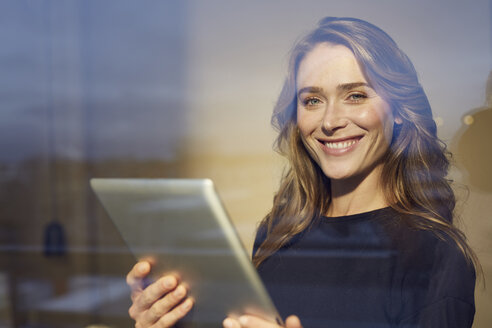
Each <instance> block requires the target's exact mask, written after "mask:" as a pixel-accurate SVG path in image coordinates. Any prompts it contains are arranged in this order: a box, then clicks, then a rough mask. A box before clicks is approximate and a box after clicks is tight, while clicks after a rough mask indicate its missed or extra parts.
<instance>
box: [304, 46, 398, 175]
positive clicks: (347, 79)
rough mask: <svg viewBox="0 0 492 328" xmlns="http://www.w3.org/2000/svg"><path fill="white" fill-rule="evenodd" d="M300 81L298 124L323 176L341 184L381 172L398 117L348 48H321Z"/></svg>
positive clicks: (308, 61) (311, 57) (314, 52)
mask: <svg viewBox="0 0 492 328" xmlns="http://www.w3.org/2000/svg"><path fill="white" fill-rule="evenodd" d="M296 83H297V85H296V87H297V125H298V127H299V130H300V132H301V136H302V140H303V142H304V145H305V146H306V149H307V150H308V152H309V154H310V155H311V157H312V158H313V159H314V160H315V161H316V162H317V163H318V165H319V166H320V167H321V169H322V170H323V172H324V174H325V175H326V176H327V177H329V178H331V179H335V180H337V179H340V180H342V179H347V178H352V177H358V176H359V177H361V178H365V177H367V176H368V175H370V174H375V173H378V172H377V170H376V169H380V168H381V167H382V165H381V158H382V157H383V155H384V154H385V152H386V150H387V149H388V147H389V144H390V143H391V137H392V135H393V124H394V117H393V115H392V112H391V109H390V106H389V105H388V103H387V102H386V101H385V100H384V99H382V98H381V97H380V96H379V95H378V94H377V93H376V92H375V91H374V90H373V89H372V88H371V86H370V85H369V83H368V82H367V80H366V79H365V77H364V75H363V74H362V71H361V69H360V67H359V65H358V63H357V61H356V59H355V57H354V55H353V53H352V52H351V51H350V50H349V49H348V48H347V47H345V46H341V45H334V44H330V43H320V44H318V45H317V46H316V47H315V48H314V49H313V50H311V51H310V52H309V53H308V54H307V55H306V56H305V57H304V59H303V60H302V61H301V63H300V66H299V70H298V72H297V81H296ZM378 179H379V177H378Z"/></svg>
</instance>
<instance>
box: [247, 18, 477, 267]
mask: <svg viewBox="0 0 492 328" xmlns="http://www.w3.org/2000/svg"><path fill="white" fill-rule="evenodd" d="M323 42H329V43H332V44H337V45H343V46H345V47H347V48H348V49H350V50H351V51H352V52H353V54H354V56H355V58H356V59H357V61H358V63H359V65H360V67H361V70H362V71H363V74H364V75H365V77H366V79H367V81H369V83H370V84H371V86H372V87H373V88H374V89H375V91H376V92H377V93H378V94H379V95H380V96H381V97H382V98H383V99H384V100H385V101H386V102H387V103H388V104H389V105H390V107H391V109H392V111H393V114H394V115H395V117H398V118H400V119H401V124H395V126H394V131H393V137H392V140H391V143H390V146H389V149H388V151H387V153H386V154H385V155H384V158H383V163H384V164H383V165H384V167H383V170H382V172H383V173H382V177H381V182H382V186H383V192H384V195H385V198H386V201H387V203H388V204H389V205H390V206H391V207H392V208H393V209H395V210H396V211H397V212H399V213H402V214H404V215H403V216H402V217H404V218H405V219H406V220H407V221H408V222H407V223H408V224H409V225H410V226H412V227H415V228H417V229H422V230H430V231H432V232H434V233H435V234H436V235H437V236H438V237H439V238H441V239H449V238H451V239H452V240H454V241H455V242H456V245H457V246H458V247H459V249H460V250H461V251H462V252H463V254H464V255H465V256H466V258H467V259H468V260H469V261H470V263H473V264H475V265H478V261H477V259H476V256H475V254H474V253H473V251H472V250H471V249H470V247H469V246H468V245H467V243H466V240H465V236H464V234H463V233H462V232H461V231H460V230H459V229H458V228H456V227H455V226H454V225H453V211H454V207H455V204H456V199H455V195H454V192H453V190H452V189H451V186H450V181H449V180H447V178H446V175H447V173H448V167H449V160H448V156H450V153H449V152H448V151H447V150H446V146H445V144H444V143H443V142H442V141H440V140H439V138H438V137H437V127H436V124H435V122H434V120H433V118H432V111H431V107H430V104H429V101H428V99H427V96H426V95H425V92H424V90H423V88H422V86H421V85H420V83H419V81H418V78H417V73H416V71H415V68H414V66H413V64H412V62H411V61H410V59H409V58H408V57H407V55H406V54H405V53H404V52H403V51H402V50H400V48H399V47H398V46H397V44H396V43H395V42H394V41H393V39H392V38H391V37H390V36H389V35H388V34H386V33H385V32H384V31H383V30H381V29H380V28H378V27H376V26H374V25H372V24H370V23H368V22H365V21H362V20H359V19H354V18H334V17H326V18H324V19H322V20H321V21H320V22H319V24H318V26H317V28H316V29H314V30H313V31H312V32H310V33H309V34H307V35H306V36H304V37H303V38H301V39H300V40H299V41H298V42H297V43H296V45H295V46H294V48H293V50H292V53H291V56H290V62H289V70H288V75H287V78H286V80H285V83H284V86H283V89H282V91H281V93H280V96H279V98H278V101H277V103H276V105H275V108H274V111H273V116H272V125H273V126H274V127H275V128H276V129H277V130H278V132H279V134H278V137H277V139H276V143H275V148H276V150H277V151H278V152H279V153H280V154H281V155H283V156H284V157H286V158H287V159H288V161H289V164H290V165H289V166H288V168H287V169H286V171H285V172H284V174H283V177H282V179H281V182H280V188H279V190H278V192H277V194H276V195H275V197H274V201H273V207H272V209H271V211H270V213H268V214H267V216H266V217H265V218H264V219H263V221H262V222H261V223H260V227H259V229H262V230H264V231H266V239H265V240H264V241H263V242H262V243H261V245H259V247H258V249H257V251H256V252H255V254H254V256H253V263H254V264H255V265H256V266H258V265H260V264H261V263H262V262H263V261H264V260H265V259H267V258H268V257H269V256H271V255H272V254H273V253H274V252H275V251H277V250H278V249H280V248H281V247H282V246H283V245H285V244H286V243H287V242H288V241H289V240H291V239H292V238H293V237H294V236H295V235H297V234H299V233H301V232H302V231H304V230H306V229H307V228H309V227H310V226H311V224H312V223H313V222H314V220H316V219H318V218H320V217H321V216H323V215H324V214H326V213H327V210H328V207H329V205H330V202H331V195H330V179H329V178H327V177H326V176H325V174H324V173H323V172H322V171H321V169H320V167H319V166H318V165H317V164H316V162H315V161H314V160H313V159H312V158H311V156H310V155H309V154H308V152H307V151H306V149H305V146H304V145H303V142H302V140H301V137H300V134H299V130H298V128H297V98H296V97H297V96H296V95H297V90H296V76H297V71H298V68H299V65H300V63H301V61H302V60H303V58H304V57H305V56H306V54H307V53H308V52H310V51H311V50H312V49H313V48H314V47H315V46H316V45H317V44H319V43H323Z"/></svg>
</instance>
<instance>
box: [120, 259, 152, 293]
mask: <svg viewBox="0 0 492 328" xmlns="http://www.w3.org/2000/svg"><path fill="white" fill-rule="evenodd" d="M150 269H151V266H150V263H149V262H147V261H140V262H138V263H137V264H135V265H134V266H133V268H132V269H131V270H130V272H129V273H128V274H127V275H126V283H127V285H128V286H130V288H131V290H132V291H131V296H132V300H134V299H135V298H136V297H137V296H138V295H139V294H140V293H141V292H142V290H143V279H144V278H145V277H146V276H147V275H148V274H149V272H150Z"/></svg>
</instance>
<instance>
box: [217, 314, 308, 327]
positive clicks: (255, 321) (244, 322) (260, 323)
mask: <svg viewBox="0 0 492 328" xmlns="http://www.w3.org/2000/svg"><path fill="white" fill-rule="evenodd" d="M222 324H223V326H224V328H279V327H281V326H279V325H277V324H276V323H273V322H271V321H266V320H264V319H261V318H258V317H255V316H252V315H243V316H240V317H239V319H238V320H236V319H232V318H226V319H225V320H224V322H223V323H222ZM285 328H302V325H301V321H300V320H299V318H298V317H296V316H295V315H291V316H289V317H288V318H287V320H285Z"/></svg>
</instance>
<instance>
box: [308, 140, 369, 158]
mask: <svg viewBox="0 0 492 328" xmlns="http://www.w3.org/2000/svg"><path fill="white" fill-rule="evenodd" d="M361 138H362V137H360V136H359V137H351V138H344V139H338V140H329V141H327V140H318V141H319V142H320V143H321V144H322V145H323V146H324V147H321V148H322V149H323V151H324V152H325V153H328V154H330V155H341V154H344V153H346V152H348V151H350V150H352V149H353V148H354V147H355V146H356V145H357V144H358V143H359V141H360V139H361Z"/></svg>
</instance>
